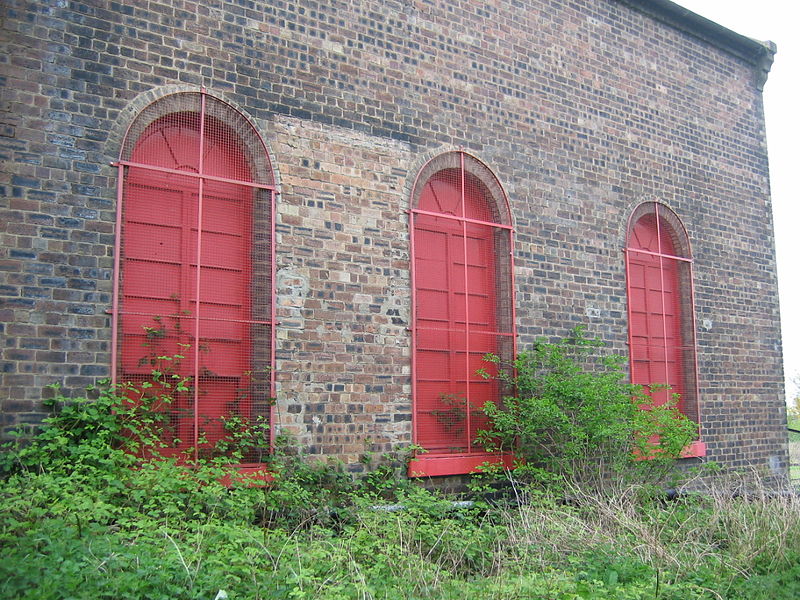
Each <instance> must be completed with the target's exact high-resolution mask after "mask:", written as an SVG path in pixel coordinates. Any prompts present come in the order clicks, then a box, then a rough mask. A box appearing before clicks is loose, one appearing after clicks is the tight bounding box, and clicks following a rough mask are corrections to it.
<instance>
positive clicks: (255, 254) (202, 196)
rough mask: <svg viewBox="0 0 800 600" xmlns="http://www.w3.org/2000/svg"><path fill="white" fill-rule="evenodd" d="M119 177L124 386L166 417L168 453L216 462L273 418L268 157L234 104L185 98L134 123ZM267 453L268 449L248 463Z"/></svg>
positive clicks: (118, 332)
mask: <svg viewBox="0 0 800 600" xmlns="http://www.w3.org/2000/svg"><path fill="white" fill-rule="evenodd" d="M119 169H120V176H121V179H120V188H119V190H120V194H119V203H118V224H119V234H118V240H119V247H118V251H117V254H116V261H117V269H116V273H117V280H116V282H115V306H114V310H113V313H114V330H115V331H114V349H113V351H114V360H115V368H114V375H115V380H116V382H118V383H120V384H125V385H126V386H127V387H128V388H129V391H128V392H127V393H128V394H129V395H131V396H132V397H134V398H136V399H137V401H149V402H154V403H155V408H156V409H157V410H158V411H160V412H161V413H162V414H163V415H164V417H165V418H164V423H163V431H162V435H161V442H162V443H163V445H164V448H163V449H162V452H163V453H164V454H167V455H180V456H183V457H185V458H196V457H197V455H198V453H202V454H205V453H207V454H211V453H214V452H216V451H217V450H219V449H220V448H222V447H223V444H222V443H221V442H228V441H230V440H231V439H232V437H235V435H236V431H237V430H240V429H241V427H242V426H243V425H245V424H254V423H256V422H258V423H263V424H264V425H266V424H268V422H269V415H270V408H269V407H270V406H271V398H272V365H273V362H274V361H273V355H274V353H273V350H272V348H273V343H272V337H273V336H272V329H273V322H274V316H273V303H272V289H273V282H272V273H273V267H272V255H273V249H272V238H273V234H272V231H273V229H272V223H273V216H272V210H273V209H272V207H273V194H274V186H273V179H272V170H271V168H270V163H269V157H268V153H267V151H266V148H265V147H264V145H263V142H262V141H261V140H260V138H259V136H258V134H257V132H256V131H255V130H254V129H253V127H252V125H251V124H250V123H249V122H248V121H247V120H246V119H245V118H244V117H243V116H242V115H241V114H240V113H238V112H237V111H236V110H234V109H233V108H232V107H230V106H229V105H227V104H225V103H223V102H221V101H220V100H218V99H216V98H213V97H212V96H209V95H207V94H205V93H183V94H176V95H173V96H167V97H166V98H163V99H161V100H159V101H157V102H155V103H154V104H152V105H150V106H149V107H147V108H146V109H145V110H144V111H143V112H142V113H141V114H140V115H139V116H138V117H137V119H135V120H134V122H133V124H132V125H131V127H130V129H129V131H128V133H127V136H126V139H125V142H124V144H123V149H122V155H121V160H120V162H119ZM176 381H183V382H184V385H183V386H180V387H184V388H186V389H178V388H177V387H176V386H175V382H176ZM128 384H130V385H128ZM159 395H163V396H164V397H165V398H166V399H167V400H166V401H165V400H164V399H162V398H158V396H159ZM148 398H149V400H147V399H148ZM154 398H155V399H154ZM263 430H264V431H266V428H263ZM268 448H269V439H265V440H262V441H261V442H259V443H257V444H256V447H254V448H251V449H250V451H249V454H248V456H247V461H252V462H257V461H258V460H259V456H260V454H261V453H263V451H264V450H266V449H268Z"/></svg>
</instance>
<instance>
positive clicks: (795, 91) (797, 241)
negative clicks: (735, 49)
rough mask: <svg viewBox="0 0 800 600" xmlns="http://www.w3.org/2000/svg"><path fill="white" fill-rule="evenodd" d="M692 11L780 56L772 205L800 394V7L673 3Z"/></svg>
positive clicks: (780, 0) (748, 0)
mask: <svg viewBox="0 0 800 600" xmlns="http://www.w3.org/2000/svg"><path fill="white" fill-rule="evenodd" d="M674 1H675V2H676V3H677V4H680V5H681V6H683V7H685V8H688V9H689V10H691V11H692V12H695V13H697V14H699V15H702V16H704V17H706V18H707V19H710V20H712V21H715V22H717V23H719V24H720V25H722V26H724V27H727V28H728V29H732V30H733V31H735V32H736V33H740V34H742V35H746V36H748V37H751V38H755V39H759V40H772V41H773V42H775V43H776V44H777V45H778V53H777V54H776V56H775V62H774V64H773V65H772V70H771V71H770V73H769V78H768V79H767V83H766V85H765V86H764V110H765V112H766V119H767V143H768V145H769V163H770V179H771V182H772V207H773V215H774V219H775V237H776V245H777V252H778V283H779V286H780V302H781V324H782V329H783V359H784V371H785V374H786V380H787V388H786V392H787V398H794V397H796V396H797V394H798V393H800V389H798V385H797V383H800V382H797V383H795V382H793V381H792V380H797V379H800V310H798V306H797V305H798V303H800V277H798V267H797V261H798V259H800V231H798V230H797V225H798V220H800V219H799V218H798V217H800V206H798V203H797V202H796V201H795V198H796V195H797V192H796V189H797V184H796V183H795V180H794V176H795V173H794V170H796V169H797V168H798V165H797V164H796V163H797V160H796V150H795V148H796V147H797V146H798V144H800V109H798V102H799V101H798V98H800V77H798V75H800V36H798V32H797V25H798V17H800V3H798V2H796V1H795V0H760V1H757V2H755V1H753V0H674Z"/></svg>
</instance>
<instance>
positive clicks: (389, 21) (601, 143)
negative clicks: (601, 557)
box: [0, 0, 786, 470]
mask: <svg viewBox="0 0 800 600" xmlns="http://www.w3.org/2000/svg"><path fill="white" fill-rule="evenodd" d="M648 4H649V3H647V2H644V1H641V2H640V1H636V2H634V1H633V0H630V1H627V0H626V1H624V2H623V1H618V0H602V1H597V0H577V1H574V2H561V1H545V0H523V1H516V0H498V1H497V2H477V1H473V0H461V1H453V2H449V1H448V2H445V1H439V0H436V1H428V0H419V1H416V0H414V1H412V0H390V1H386V0H383V1H378V0H362V1H358V2H343V1H342V2H339V1H335V2H319V3H318V2H307V1H300V0H286V1H280V2H263V1H258V0H235V1H225V0H214V1H213V2H200V3H195V2H185V1H182V0H163V1H161V2H158V1H156V2H148V3H124V2H113V1H110V0H87V1H85V2H80V3H74V2H66V1H64V0H45V1H39V2H26V1H23V0H6V2H4V3H3V5H2V7H0V11H1V12H0V24H1V25H2V32H0V35H2V53H1V54H0V76H1V77H2V79H0V85H2V103H1V104H0V160H1V161H2V166H0V240H2V247H1V248H0V335H1V336H2V339H3V341H2V348H1V349H0V352H1V354H0V382H1V385H0V389H1V390H2V391H1V392H0V403H2V427H3V428H4V430H8V429H9V428H10V427H12V426H15V425H17V424H20V423H36V422H37V421H38V420H40V419H41V416H42V408H41V404H40V401H41V398H42V394H43V393H47V391H46V389H45V386H46V385H48V384H51V383H60V384H62V385H63V386H64V387H65V388H66V389H67V390H68V392H69V393H77V392H78V391H80V390H81V389H82V388H83V387H85V386H86V385H87V384H89V383H92V382H95V381H96V380H97V379H99V378H103V377H106V376H108V375H109V373H110V362H111V356H110V337H111V334H110V318H109V316H108V314H107V311H108V309H109V308H110V306H111V294H112V279H113V260H114V257H113V254H114V241H115V239H114V230H115V218H116V217H115V205H116V186H117V176H116V170H115V168H114V167H112V166H110V163H111V162H113V161H115V160H116V159H117V158H118V157H119V152H120V144H121V141H122V138H123V137H124V134H125V130H126V127H127V125H128V124H129V123H130V122H131V121H132V119H133V118H134V116H135V115H136V114H137V112H138V111H139V110H141V109H142V108H144V106H145V105H146V104H147V103H148V102H150V101H152V100H154V99H157V98H160V97H163V96H165V95H166V94H168V93H169V92H171V91H173V92H174V91H179V90H195V91H196V90H198V89H199V88H200V86H205V87H206V88H207V90H208V92H209V93H210V94H213V95H215V96H217V97H219V98H221V99H223V100H225V101H226V102H229V103H230V104H232V105H233V106H235V107H236V108H238V109H239V110H240V111H241V112H242V113H243V114H244V115H246V116H247V117H248V118H249V119H251V120H252V122H253V123H254V124H255V125H256V126H257V128H258V129H259V131H260V133H261V134H262V135H263V137H264V139H265V141H266V142H267V144H268V145H269V147H270V151H271V153H272V158H273V161H274V167H275V170H276V176H277V180H278V182H279V187H278V190H279V196H278V200H277V205H276V206H277V221H276V230H277V255H276V268H277V290H276V302H277V307H278V310H277V313H278V314H277V316H278V319H279V321H280V324H279V326H278V327H277V330H276V335H277V363H276V367H277V376H276V377H277V396H278V407H277V415H276V418H277V421H278V424H279V425H280V428H281V429H282V430H284V431H286V432H288V433H291V434H293V435H294V436H295V437H296V438H297V440H298V443H299V444H300V445H301V446H303V447H304V448H305V449H306V450H307V451H308V452H310V453H311V454H317V455H326V456H337V457H340V458H342V459H343V460H344V461H345V462H346V463H348V464H350V465H351V468H352V469H353V470H357V469H358V468H360V467H359V465H358V460H359V456H360V455H362V454H363V453H364V451H366V450H371V451H374V450H377V451H383V450H393V449H397V448H399V447H401V446H403V445H406V444H408V443H410V442H411V373H410V371H411V350H410V347H411V346H410V333H409V329H408V328H409V326H410V297H411V291H410V275H409V245H408V244H409V228H408V213H407V211H408V209H409V208H410V207H409V197H410V193H411V189H412V186H413V183H414V179H415V177H416V174H417V172H418V170H419V169H420V168H421V166H422V165H423V164H424V162H425V160H426V159H427V158H430V157H432V156H435V155H437V154H439V153H441V152H446V151H449V150H453V149H459V148H461V149H464V150H466V151H468V152H470V153H471V154H473V155H475V156H476V157H477V158H479V159H480V160H481V161H483V162H484V163H485V164H486V165H487V166H488V167H489V168H490V169H492V171H493V172H494V173H495V175H496V176H497V177H498V179H499V181H500V182H501V183H502V184H503V186H504V187H505V190H506V192H507V194H508V197H509V201H510V203H511V212H512V216H513V219H514V226H515V235H516V238H515V241H516V244H515V248H514V260H515V269H516V270H515V276H516V289H517V295H516V311H517V313H516V314H517V331H518V334H519V343H520V345H521V346H524V345H525V344H526V343H529V342H530V341H531V340H532V339H534V338H535V337H536V336H539V335H547V336H555V335H561V334H563V333H564V332H566V331H567V330H568V329H570V328H571V327H573V326H574V325H578V324H587V325H588V326H589V328H590V330H591V331H592V332H594V333H596V334H597V335H599V336H601V337H603V338H604V339H605V340H607V341H608V342H609V343H611V344H612V345H614V347H615V348H617V349H619V350H620V351H622V352H625V351H626V345H625V344H626V341H627V315H626V287H625V269H624V255H623V248H624V246H625V237H626V225H627V220H628V217H629V216H630V214H631V212H632V210H633V209H634V207H635V206H637V205H638V204H639V203H641V202H643V201H648V200H656V201H659V202H662V203H664V204H666V205H668V206H669V207H671V208H672V209H673V210H674V212H675V213H676V214H677V215H678V216H679V217H680V218H681V220H682V221H683V223H684V225H685V226H686V229H687V232H688V235H689V239H690V241H691V244H692V252H693V257H694V261H695V262H694V279H695V281H694V284H695V290H696V295H695V300H696V315H695V317H696V319H697V329H698V335H697V345H698V361H699V382H700V402H699V405H700V411H701V416H702V422H703V440H704V441H705V442H706V444H707V447H708V457H709V458H710V459H715V460H720V461H722V462H725V463H727V464H730V465H737V466H741V465H746V464H751V463H752V464H758V465H769V466H771V467H772V468H777V469H780V468H784V467H785V464H786V447H785V443H786V438H785V429H784V427H785V408H784V405H783V389H782V369H781V346H780V343H781V342H780V329H779V317H778V300H777V283H776V275H775V273H776V271H775V260H774V249H773V233H772V221H771V218H772V217H771V207H770V201H769V181H768V169H767V152H766V142H765V135H764V119H763V110H762V103H761V92H760V90H759V86H760V85H761V84H762V83H763V78H764V75H765V73H764V69H765V65H766V67H767V68H768V64H769V60H770V59H771V52H770V51H769V50H768V49H765V48H762V49H761V51H757V50H758V48H756V50H754V49H753V44H752V43H749V44H750V45H748V42H745V41H743V39H740V38H738V37H735V36H734V38H730V37H727V38H725V36H724V35H722V34H720V33H719V31H718V30H716V29H713V30H711V32H710V33H709V31H708V30H699V31H695V32H694V33H692V32H691V31H687V30H692V28H693V27H694V28H696V27H697V26H696V24H694V25H693V24H692V23H689V24H687V23H686V22H683V24H681V22H678V23H677V24H676V23H668V22H665V20H667V21H669V20H670V19H667V18H665V17H664V15H661V17H659V18H656V17H655V16H654V15H653V14H651V13H653V12H654V11H655V13H656V14H658V12H659V11H658V10H655V9H653V8H652V7H650V8H648V6H647V5H648ZM678 21H680V19H678ZM720 36H722V38H724V39H722V38H721V37H720ZM704 38H705V39H704ZM721 39H722V41H720V40H721ZM730 39H734V41H733V42H731V41H730ZM725 40H728V41H725ZM737 40H738V41H737ZM722 46H726V47H727V48H723V47H722ZM740 47H741V48H740ZM742 48H743V49H742ZM748 53H749V54H748ZM748 55H751V56H752V58H748ZM43 389H44V390H45V391H44V392H43Z"/></svg>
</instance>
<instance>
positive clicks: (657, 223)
mask: <svg viewBox="0 0 800 600" xmlns="http://www.w3.org/2000/svg"><path fill="white" fill-rule="evenodd" d="M626 269H627V279H628V319H629V321H628V323H629V325H628V328H629V329H628V334H629V343H630V360H631V365H630V369H631V382H632V383H636V384H641V385H643V386H645V387H646V388H648V387H649V386H653V385H656V386H659V385H666V386H669V388H668V389H657V388H656V389H653V390H652V391H650V397H651V398H652V400H653V403H654V404H662V403H664V402H665V401H666V400H667V399H668V398H669V395H671V394H678V396H679V399H678V409H679V410H680V411H681V412H682V413H683V414H685V415H686V416H687V417H689V418H690V419H692V420H693V421H695V422H699V411H698V387H697V362H696V349H695V328H694V306H693V301H692V288H693V286H692V259H691V251H690V247H689V238H688V236H687V234H686V230H685V229H684V227H683V225H682V224H681V222H680V220H679V219H678V217H677V215H675V213H673V212H672V211H671V210H669V209H668V208H667V207H665V206H663V205H661V204H658V203H655V202H647V203H645V204H642V205H640V206H639V207H638V208H637V209H636V210H635V211H634V213H633V215H632V217H631V220H630V224H629V227H628V247H627V249H626ZM700 453H702V444H700V443H699V442H698V443H695V444H694V445H693V446H692V448H690V449H688V451H687V454H692V455H698V454H700Z"/></svg>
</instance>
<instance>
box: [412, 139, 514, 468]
mask: <svg viewBox="0 0 800 600" xmlns="http://www.w3.org/2000/svg"><path fill="white" fill-rule="evenodd" d="M461 159H462V165H463V159H464V155H463V154H462V155H461ZM422 185H423V189H422V192H421V194H420V195H419V203H418V206H417V207H416V208H415V209H414V210H413V211H412V219H413V228H412V254H413V266H412V268H413V286H414V323H413V331H414V349H413V371H414V375H413V377H414V386H413V389H414V415H413V418H414V433H415V443H416V444H418V445H420V446H422V447H424V448H425V449H426V450H427V451H428V453H427V454H423V455H420V456H419V460H418V461H416V462H415V463H414V465H415V466H414V467H413V468H411V467H410V468H409V474H410V475H415V474H417V475H418V474H426V475H432V474H437V475H442V474H453V473H466V472H472V471H474V470H475V467H476V466H477V465H479V464H481V463H482V462H484V461H487V460H489V458H488V456H489V455H487V453H486V452H485V451H484V450H483V448H482V447H481V446H480V445H479V444H477V443H476V441H475V437H476V434H477V432H478V431H479V430H481V429H485V428H486V427H487V426H488V423H487V420H486V417H485V416H484V414H483V412H482V410H481V407H482V406H483V404H484V403H485V402H486V401H488V400H495V401H496V400H499V389H498V385H497V383H496V382H495V381H491V380H486V379H484V378H482V377H481V376H480V375H478V374H477V370H478V369H480V368H488V367H489V365H488V364H487V363H486V362H485V361H484V360H483V356H484V355H485V354H487V353H494V354H498V353H500V347H499V344H500V342H499V340H500V339H501V338H506V339H507V340H508V341H509V342H510V343H511V346H513V333H512V331H510V329H513V327H510V323H511V322H512V318H513V317H512V315H511V303H509V302H508V298H506V299H505V300H506V301H505V302H504V303H503V308H501V307H500V303H499V302H498V290H501V292H500V293H503V292H504V291H505V290H507V289H509V288H508V286H507V285H505V286H503V285H501V284H500V281H499V280H500V278H501V277H503V278H505V281H506V282H508V281H509V278H510V260H509V259H510V256H504V257H501V260H498V256H497V251H498V250H497V240H498V236H505V240H508V241H509V243H510V228H509V227H508V226H504V225H501V224H500V223H498V222H497V221H499V219H498V217H497V214H498V213H499V212H500V210H502V208H503V207H497V206H495V205H494V202H495V200H494V199H493V198H492V197H491V196H490V194H489V192H488V190H487V189H486V186H485V185H484V184H483V183H482V182H480V181H479V180H478V179H477V178H476V177H475V176H474V175H472V174H471V173H469V172H468V171H466V170H465V169H464V168H463V166H462V168H460V169H455V168H452V169H444V170H441V171H439V172H437V173H435V174H434V175H432V176H431V177H430V178H429V179H428V180H427V181H425V182H424V183H422ZM504 271H507V272H504ZM502 311H505V313H506V314H502ZM501 317H502V318H501ZM500 321H505V322H506V324H507V325H506V330H504V331H500V329H501V328H500V326H499V322H500ZM505 354H508V353H507V352H506V353H505ZM489 370H491V369H489ZM439 459H442V460H441V462H440V463H439V464H438V466H432V464H433V463H436V462H437V461H438V460H439Z"/></svg>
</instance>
